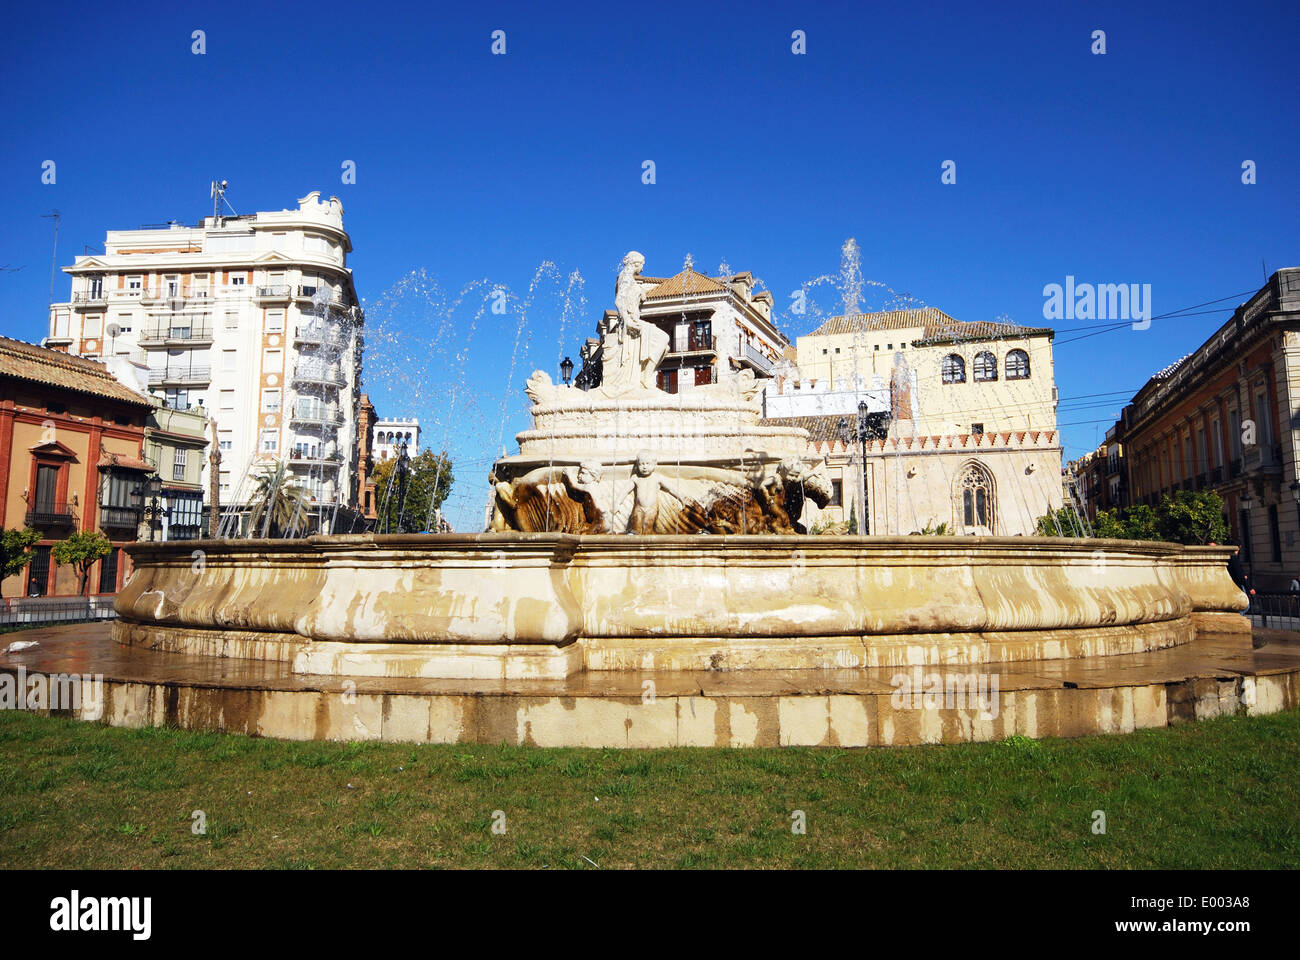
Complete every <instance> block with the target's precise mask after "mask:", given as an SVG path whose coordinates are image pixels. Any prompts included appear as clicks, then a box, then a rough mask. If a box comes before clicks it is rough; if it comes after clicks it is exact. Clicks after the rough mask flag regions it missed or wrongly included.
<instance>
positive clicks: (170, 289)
mask: <svg viewBox="0 0 1300 960" xmlns="http://www.w3.org/2000/svg"><path fill="white" fill-rule="evenodd" d="M164 282H165V283H166V285H167V296H169V297H179V296H180V295H181V278H180V277H178V276H176V275H175V274H172V275H170V276H168V277H167V278H166V280H165V281H164Z"/></svg>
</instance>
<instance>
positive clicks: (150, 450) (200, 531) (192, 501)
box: [144, 404, 208, 540]
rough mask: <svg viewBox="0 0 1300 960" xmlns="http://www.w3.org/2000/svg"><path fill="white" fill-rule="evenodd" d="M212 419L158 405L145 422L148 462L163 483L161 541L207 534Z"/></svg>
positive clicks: (196, 412)
mask: <svg viewBox="0 0 1300 960" xmlns="http://www.w3.org/2000/svg"><path fill="white" fill-rule="evenodd" d="M207 454H208V418H207V417H206V416H205V415H204V414H203V411H202V410H201V409H197V410H173V409H171V408H170V407H167V406H163V405H161V404H160V405H158V406H157V407H155V408H154V410H153V412H152V413H150V414H149V416H148V418H147V419H146V420H145V427H144V459H145V462H146V463H148V464H149V465H150V466H152V467H153V468H154V470H155V471H157V473H158V477H159V479H161V480H162V497H161V502H160V504H159V506H160V508H161V510H162V513H161V515H160V517H159V518H158V529H159V534H160V536H159V539H162V540H197V539H198V538H199V537H202V536H205V535H206V533H207V523H206V520H205V518H204V515H203V500H204V496H203V495H204V487H203V476H204V474H206V473H207V471H206V470H205V469H204V467H205V466H206V464H207Z"/></svg>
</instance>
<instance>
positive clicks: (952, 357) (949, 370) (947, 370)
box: [941, 353, 966, 383]
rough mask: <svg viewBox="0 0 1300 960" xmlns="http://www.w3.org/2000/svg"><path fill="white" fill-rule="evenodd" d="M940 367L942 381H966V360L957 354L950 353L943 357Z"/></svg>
mask: <svg viewBox="0 0 1300 960" xmlns="http://www.w3.org/2000/svg"><path fill="white" fill-rule="evenodd" d="M941 369H942V371H943V382H944V383H965V382H966V361H965V360H963V359H962V358H961V357H959V356H957V354H955V353H950V354H948V356H946V357H944V358H943V364H942V367H941Z"/></svg>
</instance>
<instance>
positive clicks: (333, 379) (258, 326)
mask: <svg viewBox="0 0 1300 960" xmlns="http://www.w3.org/2000/svg"><path fill="white" fill-rule="evenodd" d="M104 250H105V252H104V253H103V254H94V255H89V256H81V257H77V258H76V261H75V262H74V264H73V265H72V266H70V267H65V268H64V271H65V272H66V273H68V274H70V275H71V277H72V297H71V299H70V300H69V301H68V302H66V303H56V304H52V305H51V307H50V335H49V337H48V338H47V339H46V341H45V343H46V345H47V346H49V347H51V348H52V349H56V350H62V351H66V352H68V353H72V354H76V355H80V356H85V357H91V358H115V357H116V358H122V359H123V360H125V361H128V362H130V363H133V364H135V365H137V366H139V367H142V368H143V369H144V370H145V376H146V379H147V385H148V388H149V390H150V391H151V392H153V393H155V394H156V395H157V396H159V397H160V398H161V399H162V402H163V403H164V404H165V405H166V406H167V407H169V408H171V409H175V410H187V409H190V408H202V409H203V411H204V412H205V413H206V414H207V415H209V416H211V417H212V418H213V419H214V420H215V421H216V432H217V437H218V444H219V448H220V452H221V455H222V463H221V468H220V483H219V489H220V498H221V500H222V502H223V504H230V503H232V502H233V503H234V504H236V505H239V504H242V503H243V502H244V498H246V497H247V496H248V495H249V493H250V491H251V488H252V482H251V478H252V477H253V476H255V475H256V473H258V472H259V471H262V470H266V469H269V468H272V467H273V466H274V464H275V463H276V462H277V461H281V460H283V461H285V462H286V463H287V464H288V467H289V469H290V471H291V472H292V474H293V475H294V477H295V480H296V482H297V483H298V484H299V485H300V486H302V487H303V488H304V489H305V490H306V491H307V493H308V495H309V496H310V498H311V500H312V503H313V511H314V512H313V518H314V527H315V528H316V529H322V528H327V527H328V526H329V524H330V523H331V522H332V518H333V517H334V516H335V515H336V514H337V511H338V508H339V507H340V506H348V507H351V506H355V504H356V500H357V490H356V481H357V469H356V459H355V454H356V450H357V443H356V429H357V419H358V416H357V415H358V410H357V407H358V403H359V398H360V392H359V386H360V379H361V362H362V356H363V352H364V338H363V336H362V331H363V325H364V315H363V312H362V310H361V307H360V305H359V301H358V299H357V295H356V288H355V285H354V283H353V279H352V272H351V270H349V269H348V267H347V255H348V254H349V253H350V252H351V250H352V244H351V240H350V239H349V237H348V234H347V232H346V231H345V230H344V228H343V207H342V204H341V203H340V202H339V201H338V199H337V198H334V197H331V198H330V199H329V200H328V201H327V202H323V201H321V200H320V194H319V192H313V193H310V194H308V195H307V196H306V197H303V198H302V199H301V200H299V201H298V207H297V209H293V210H281V211H275V212H262V213H254V214H247V215H243V216H229V217H227V216H213V217H207V218H205V219H204V220H203V221H202V222H201V223H199V224H197V225H195V226H192V227H191V226H185V225H183V224H178V223H172V224H168V225H164V226H162V227H156V228H141V229H139V230H112V231H109V232H108V234H107V237H106V240H105V244H104ZM207 470H208V465H207V464H206V463H204V464H203V465H202V466H201V471H202V473H201V475H200V487H201V488H202V489H206V486H207V483H206V481H207V473H206V472H207Z"/></svg>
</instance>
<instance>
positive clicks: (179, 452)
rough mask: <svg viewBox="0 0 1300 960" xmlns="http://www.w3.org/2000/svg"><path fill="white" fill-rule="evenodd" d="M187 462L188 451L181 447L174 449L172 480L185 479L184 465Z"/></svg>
mask: <svg viewBox="0 0 1300 960" xmlns="http://www.w3.org/2000/svg"><path fill="white" fill-rule="evenodd" d="M188 460H189V451H188V450H186V449H185V448H183V447H178V448H177V449H176V456H175V458H174V459H173V460H172V479H173V480H184V479H185V464H186V462H187V461H188Z"/></svg>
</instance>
